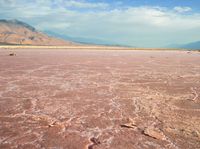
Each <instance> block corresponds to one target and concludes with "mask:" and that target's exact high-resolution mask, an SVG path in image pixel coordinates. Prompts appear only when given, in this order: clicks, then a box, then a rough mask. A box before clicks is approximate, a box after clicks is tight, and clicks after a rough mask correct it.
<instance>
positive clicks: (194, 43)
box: [181, 41, 200, 49]
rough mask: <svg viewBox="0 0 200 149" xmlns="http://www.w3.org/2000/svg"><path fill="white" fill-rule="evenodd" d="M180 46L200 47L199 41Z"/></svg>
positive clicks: (186, 47) (188, 47)
mask: <svg viewBox="0 0 200 149" xmlns="http://www.w3.org/2000/svg"><path fill="white" fill-rule="evenodd" d="M181 48H185V49H200V41H197V42H192V43H188V44H185V45H182V46H181Z"/></svg>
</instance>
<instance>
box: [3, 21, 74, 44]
mask: <svg viewBox="0 0 200 149" xmlns="http://www.w3.org/2000/svg"><path fill="white" fill-rule="evenodd" d="M0 44H4V45H5V44H7V45H59V46H61V45H74V44H75V43H73V42H70V41H65V40H62V39H58V38H55V37H51V36H49V35H47V34H45V33H42V32H39V31H37V30H36V29H35V28H34V27H32V26H30V25H28V24H26V23H24V22H21V21H18V20H0Z"/></svg>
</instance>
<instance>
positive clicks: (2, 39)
mask: <svg viewBox="0 0 200 149" xmlns="http://www.w3.org/2000/svg"><path fill="white" fill-rule="evenodd" d="M80 43H84V44H94V45H106V46H123V47H128V46H126V45H119V44H117V43H111V42H109V41H106V40H101V39H94V38H92V39H91V38H86V37H71V36H69V35H65V34H62V33H56V32H54V31H44V32H40V31H38V30H37V29H35V28H34V27H32V26H31V25H29V24H27V23H24V22H22V21H18V20H0V45H44V46H47V45H48V46H51V45H59V46H64V45H65V46H69V45H80ZM164 48H179V49H192V50H195V49H200V41H196V42H192V43H187V44H171V45H169V46H166V47H164Z"/></svg>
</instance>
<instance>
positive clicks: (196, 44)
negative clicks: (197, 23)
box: [165, 41, 200, 50]
mask: <svg viewBox="0 0 200 149" xmlns="http://www.w3.org/2000/svg"><path fill="white" fill-rule="evenodd" d="M165 48H179V49H191V50H200V41H196V42H191V43H187V44H170V45H168V46H166V47H165Z"/></svg>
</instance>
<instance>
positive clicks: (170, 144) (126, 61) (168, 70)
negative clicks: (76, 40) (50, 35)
mask: <svg viewBox="0 0 200 149" xmlns="http://www.w3.org/2000/svg"><path fill="white" fill-rule="evenodd" d="M14 53H15V54H16V55H14V56H9V52H8V51H6V50H2V49H1V51H0V148H1V149H18V148H19V149H41V148H43V149H48V148H49V149H161V148H162V149H199V148H200V53H198V52H190V53H188V52H186V51H78V50H76V51H72V50H35V51H34V50H16V51H14Z"/></svg>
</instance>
